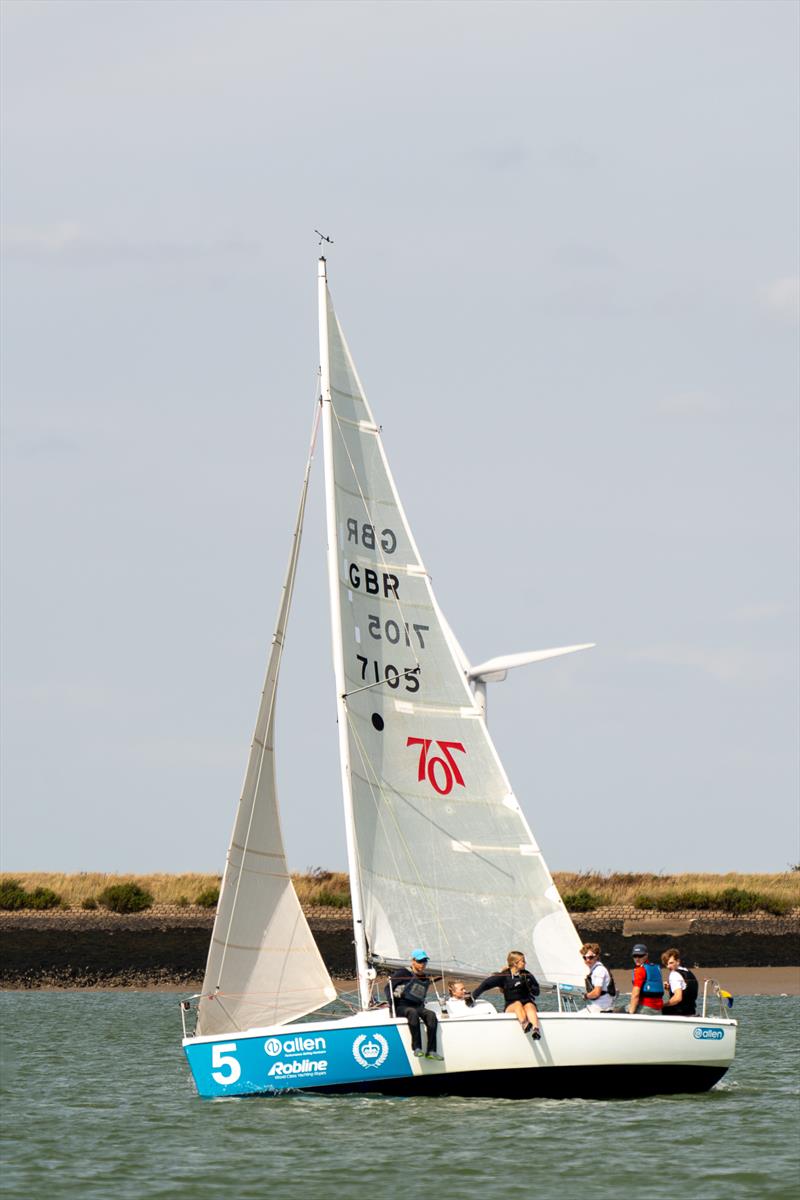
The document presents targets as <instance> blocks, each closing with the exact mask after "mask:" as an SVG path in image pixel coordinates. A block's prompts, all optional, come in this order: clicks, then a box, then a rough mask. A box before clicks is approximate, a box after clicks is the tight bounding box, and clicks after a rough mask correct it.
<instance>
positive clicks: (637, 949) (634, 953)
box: [631, 942, 647, 958]
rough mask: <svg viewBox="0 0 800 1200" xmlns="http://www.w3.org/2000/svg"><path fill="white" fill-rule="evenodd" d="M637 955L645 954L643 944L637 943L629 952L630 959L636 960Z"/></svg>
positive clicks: (645, 950)
mask: <svg viewBox="0 0 800 1200" xmlns="http://www.w3.org/2000/svg"><path fill="white" fill-rule="evenodd" d="M638 954H647V946H645V944H644V942H637V943H636V945H635V946H634V947H633V949H632V950H631V957H632V958H636V956H637V955H638Z"/></svg>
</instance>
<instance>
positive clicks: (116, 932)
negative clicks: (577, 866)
mask: <svg viewBox="0 0 800 1200" xmlns="http://www.w3.org/2000/svg"><path fill="white" fill-rule="evenodd" d="M308 918H309V923H310V925H311V928H312V931H313V933H314V936H315V938H316V940H317V944H318V945H319V948H320V951H321V953H322V956H323V958H324V960H325V963H326V965H327V967H328V970H329V971H330V972H331V974H332V975H333V976H335V977H338V978H349V977H350V976H351V975H352V970H353V934H352V928H351V925H350V914H349V913H348V912H346V911H344V910H341V909H334V910H330V909H327V910H326V909H316V910H310V911H309V913H308ZM213 919H214V915H213V912H208V911H205V910H202V909H196V908H189V909H186V908H177V907H176V908H169V907H168V906H162V907H160V908H159V909H153V910H150V911H149V912H146V913H137V914H135V915H131V916H117V915H115V914H113V913H104V912H83V911H81V910H76V911H71V910H68V911H58V912H43V913H3V914H0V948H1V950H2V957H1V958H0V986H2V987H6V988H10V987H11V988H19V987H23V988H26V987H27V988H30V987H34V988H35V987H152V986H156V987H159V986H160V987H179V988H186V989H188V990H194V989H196V987H197V986H198V982H199V980H200V979H201V978H202V975H203V968H204V965H205V960H206V954H207V952H208V941H209V936H210V933H211V926H212V924H213ZM574 920H575V923H576V925H577V927H578V932H579V934H580V936H581V937H582V938H584V939H585V940H586V941H597V942H600V943H601V945H602V947H603V955H604V959H605V961H606V962H607V963H608V964H609V965H610V966H611V967H612V968H614V969H616V970H623V969H625V968H627V967H628V966H629V965H630V951H631V947H632V945H633V943H634V942H635V941H645V942H646V943H647V945H648V946H649V948H650V952H651V956H652V957H656V956H657V955H658V954H659V953H660V952H661V951H662V950H664V949H666V948H667V947H668V946H678V947H679V948H680V950H681V953H682V956H683V961H684V962H685V963H688V964H690V965H701V966H702V969H703V970H704V971H706V972H709V973H710V972H713V971H714V970H717V969H719V968H728V969H730V968H738V967H741V968H763V967H782V968H791V967H796V966H797V965H798V964H800V912H798V910H794V912H793V913H791V914H789V915H788V916H786V917H770V916H766V915H758V916H749V917H739V918H736V917H730V916H727V915H724V914H712V913H703V914H700V915H698V914H693V913H692V914H680V913H678V914H675V915H674V916H670V917H668V918H667V917H664V916H662V915H660V914H654V913H653V914H648V913H638V912H636V911H635V910H633V909H631V910H619V909H615V910H613V912H612V911H609V912H607V913H605V914H604V913H603V912H602V911H600V912H596V913H592V914H590V915H583V914H577V913H576V914H575V915H574ZM781 990H790V989H789V988H788V987H787V988H785V989H783V988H782V989H781Z"/></svg>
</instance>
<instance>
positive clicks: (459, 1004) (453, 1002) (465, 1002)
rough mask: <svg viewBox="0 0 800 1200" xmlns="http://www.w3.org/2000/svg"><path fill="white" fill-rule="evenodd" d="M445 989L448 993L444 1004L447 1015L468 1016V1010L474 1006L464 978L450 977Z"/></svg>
mask: <svg viewBox="0 0 800 1200" xmlns="http://www.w3.org/2000/svg"><path fill="white" fill-rule="evenodd" d="M447 990H448V992H449V993H450V995H449V997H448V999H447V1003H446V1005H445V1007H446V1009H447V1015H448V1017H468V1016H469V1010H470V1009H471V1008H474V1006H475V1001H474V1000H473V999H472V996H471V995H470V993H469V992H468V991H467V985H466V984H465V983H464V980H463V979H451V980H450V982H449V983H448V985H447Z"/></svg>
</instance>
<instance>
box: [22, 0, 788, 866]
mask: <svg viewBox="0 0 800 1200" xmlns="http://www.w3.org/2000/svg"><path fill="white" fill-rule="evenodd" d="M0 16H1V18H2V55H3V60H2V77H3V78H2V89H3V90H2V162H0V167H2V254H3V257H2V277H1V283H2V377H1V378H0V382H1V384H2V416H3V460H2V489H3V491H2V558H3V562H2V566H3V585H2V586H3V591H2V665H3V696H2V745H3V753H2V799H3V813H2V818H3V826H2V832H3V837H2V866H3V868H4V869H5V870H12V871H13V870H17V871H22V870H48V871H79V870H101V871H109V872H117V871H120V872H121V871H137V872H151V871H169V872H178V871H187V870H192V871H221V870H222V867H223V864H224V856H225V848H226V845H227V839H228V836H229V832H230V828H231V825H232V821H233V816H234V811H235V806H236V802H237V799H238V796H239V791H240V787H241V782H242V778H243V775H244V768H245V764H246V759H247V753H248V748H249V744H250V737H251V734H252V728H253V723H254V721H255V714H256V709H257V705H258V699H259V695H260V691H261V686H262V682H263V673H264V668H265V664H266V656H267V651H268V648H269V643H270V639H271V635H272V626H273V621H274V617H275V613H276V611H277V604H278V593H279V589H280V586H281V582H282V579H283V572H284V570H285V565H286V560H287V556H288V551H289V540H290V536H291V531H292V524H293V520H294V513H295V507H296V503H297V498H298V494H299V488H300V483H301V479H302V472H303V467H304V463H305V455H306V450H307V445H308V437H309V432H310V426H311V420H312V416H313V408H314V401H315V396H316V390H317V382H316V379H317V364H318V347H317V314H316V271H317V267H316V259H317V256H318V254H319V253H320V250H319V247H318V238H317V237H316V235H315V233H314V230H315V229H319V230H321V231H322V232H323V233H325V234H327V235H329V236H331V237H332V238H333V239H334V245H333V246H330V247H326V253H327V256H328V262H329V280H330V286H331V292H332V295H333V298H334V302H335V304H336V308H337V312H338V315H339V318H340V320H341V322H342V325H343V328H344V330H345V333H346V336H347V339H348V342H349V344H350V348H351V350H352V353H353V356H354V359H355V362H356V364H357V366H358V369H359V373H360V375H361V378H362V381H363V383H364V386H365V389H366V392H367V395H368V397H369V399H370V403H371V406H372V408H373V411H374V412H375V415H376V419H377V420H378V421H379V422H381V423H382V425H383V433H384V442H385V446H386V450H387V454H388V457H389V461H390V463H391V465H392V469H393V472H394V475H395V479H396V482H397V485H398V488H399V491H400V495H401V497H402V500H403V503H404V505H405V508H406V511H407V514H408V517H409V520H410V522H411V525H412V528H413V530H414V532H415V536H416V539H417V542H418V544H419V547H420V550H421V553H422V555H423V557H424V559H425V562H426V565H427V567H428V569H429V571H430V572H431V575H432V577H433V583H434V588H435V590H436V594H437V597H438V600H439V602H440V604H441V606H442V608H443V610H444V612H445V614H446V616H447V618H448V621H449V623H450V625H451V626H452V628H453V630H454V632H455V633H456V636H457V637H458V639H459V641H460V642H461V644H462V645H463V647H464V649H465V651H466V653H467V654H468V656H469V657H470V659H471V661H472V662H475V663H477V662H482V661H484V660H485V659H487V658H490V657H493V656H494V655H497V654H505V653H512V652H516V651H521V650H531V649H540V648H545V647H549V646H559V645H567V644H572V643H577V642H596V643H597V645H596V648H595V649H593V650H590V651H588V652H585V653H582V654H576V655H572V656H570V657H568V658H561V659H555V660H551V661H548V662H544V663H540V664H537V665H535V666H531V667H526V668H524V669H521V670H517V671H514V672H512V673H511V674H510V675H509V677H508V679H507V680H506V681H505V682H503V683H498V684H492V685H490V689H489V725H490V728H491V730H492V733H493V736H494V739H495V741H496V744H497V746H498V749H499V752H500V755H501V757H502V759H503V762H504V765H505V767H506V770H507V772H508V774H509V776H510V779H511V782H512V785H513V787H514V791H515V793H516V795H517V796H518V798H519V800H520V803H521V804H522V807H523V809H524V810H525V812H526V814H527V816H528V819H529V821H530V823H531V826H532V828H533V830H534V833H535V835H536V838H537V841H538V842H539V844H540V846H541V848H542V851H543V853H544V856H545V858H546V860H547V862H548V864H549V866H550V867H551V869H553V870H593V869H594V870H624V871H670V872H671V871H681V872H683V871H729V870H730V871H781V870H785V869H786V867H787V865H788V864H790V863H796V862H797V861H798V859H800V847H798V808H797V801H798V735H797V729H798V644H797V642H798V637H797V635H798V621H797V600H798V419H797V401H798V361H799V359H800V354H799V352H798V351H799V342H798V302H799V296H798V291H799V285H798V275H799V274H800V249H799V248H798V217H797V212H798V199H799V197H798V190H799V189H798V149H797V148H798V132H799V131H800V118H799V108H800V103H799V98H798V66H799V65H800V63H799V62H798V57H799V54H798V45H800V39H799V38H798V34H799V33H800V30H798V24H799V23H800V7H798V5H796V4H794V3H784V2H774V0H758V2H757V3H749V2H748V0H740V2H739V3H736V4H729V3H718V2H714V0H691V2H689V3H684V2H682V0H670V2H669V3H660V2H650V3H645V2H640V3H626V2H623V3H615V2H610V3H606V2H603V0H591V2H590V3H584V2H582V0H572V2H570V3H562V2H559V3H549V2H544V3H503V2H499V3H483V2H481V0H474V2H472V3H460V2H458V0H456V2H453V3H437V2H436V0H433V2H429V3H426V4H420V3H405V2H404V3H394V2H392V0H388V2H383V3H371V2H369V0H367V2H365V3H349V2H337V0H325V2H324V3H313V2H312V3H303V2H302V0H292V2H291V3H282V2H280V0H278V2H273V3H256V2H249V3H248V2H244V3H243V2H241V0H225V2H224V3H217V2H216V0H206V2H203V3H200V2H194V0H183V2H170V0H162V2H154V3H148V4H141V3H136V2H129V0H121V2H115V0H106V2H105V3H103V4H98V3H95V2H94V0H90V2H88V3H82V2H74V0H56V2H55V3H52V2H50V0H25V2H23V3H20V2H18V0H5V2H4V3H3V4H2V7H1V8H0ZM321 466H322V462H321V456H319V458H318V460H317V462H316V463H315V470H314V474H313V477H312V488H311V495H310V501H309V511H308V516H307V522H306V536H305V540H304V547H303V557H302V561H301V567H300V572H299V577H298V585H297V593H296V600H295V604H294V607H293V611H292V619H291V624H290V629H289V639H288V643H287V649H286V654H285V657H284V665H283V673H282V678H281V689H280V693H279V717H278V751H277V754H278V780H279V790H280V795H281V802H282V814H283V825H284V836H285V840H286V844H287V849H288V854H289V860H290V864H291V866H292V868H293V869H295V870H304V869H306V868H308V867H315V866H322V867H326V868H330V869H343V868H344V867H345V863H346V852H345V842H344V832H343V825H342V816H341V813H342V807H341V805H342V802H341V795H340V791H339V773H338V761H337V739H336V724H335V719H336V712H335V694H334V683H333V668H332V658H331V647H330V625H329V616H328V611H327V583H326V574H325V570H326V568H325V556H324V536H323V527H324V517H323V511H322V505H323V489H322V480H321Z"/></svg>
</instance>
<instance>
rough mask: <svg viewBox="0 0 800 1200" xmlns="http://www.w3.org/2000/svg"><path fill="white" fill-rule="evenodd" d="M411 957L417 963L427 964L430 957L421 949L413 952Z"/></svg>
mask: <svg viewBox="0 0 800 1200" xmlns="http://www.w3.org/2000/svg"><path fill="white" fill-rule="evenodd" d="M411 957H412V958H414V959H416V960H417V962H427V961H428V955H427V953H426V951H425V950H419V949H417V950H412V951H411Z"/></svg>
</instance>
